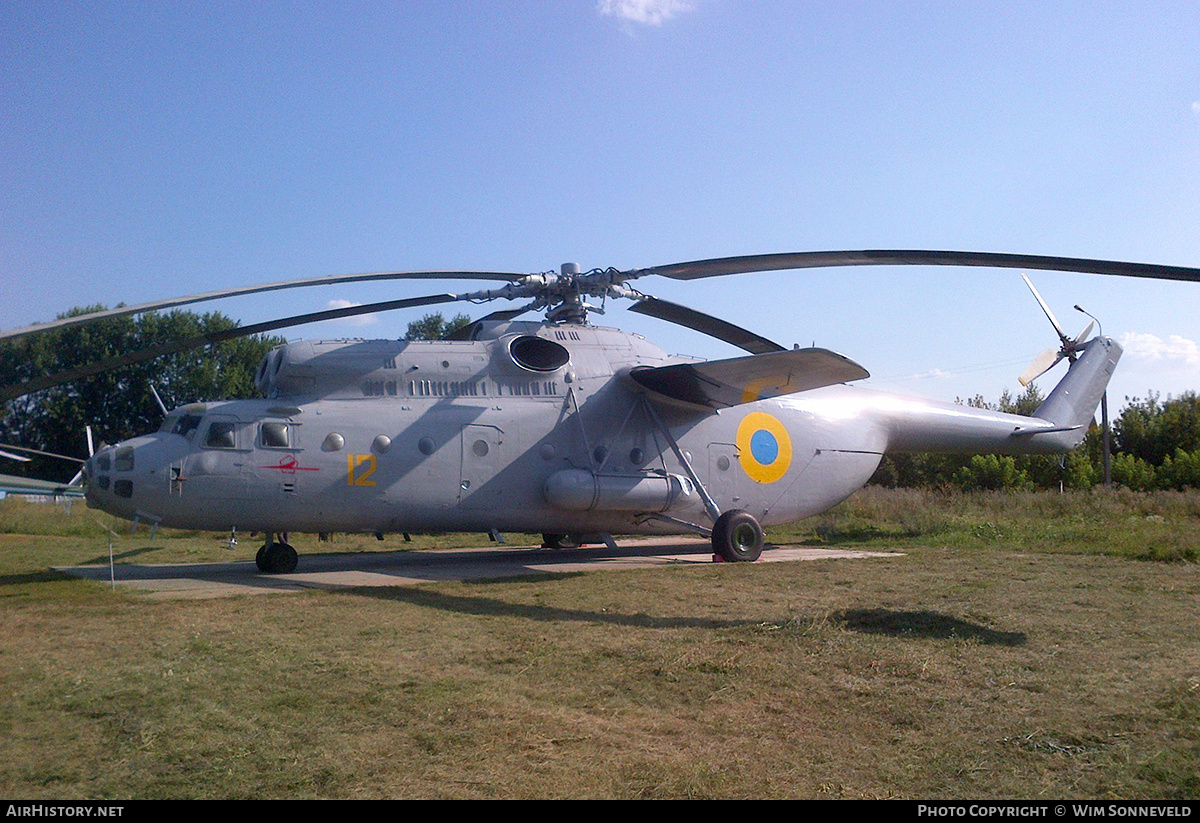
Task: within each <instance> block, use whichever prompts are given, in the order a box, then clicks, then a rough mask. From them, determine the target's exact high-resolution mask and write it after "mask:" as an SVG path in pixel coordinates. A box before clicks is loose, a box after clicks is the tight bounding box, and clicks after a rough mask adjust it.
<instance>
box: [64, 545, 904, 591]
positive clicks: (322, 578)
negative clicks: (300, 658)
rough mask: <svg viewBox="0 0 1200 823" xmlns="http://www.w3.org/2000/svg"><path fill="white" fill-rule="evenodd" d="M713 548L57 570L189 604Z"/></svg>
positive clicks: (584, 566) (641, 560) (481, 552)
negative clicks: (278, 566)
mask: <svg viewBox="0 0 1200 823" xmlns="http://www.w3.org/2000/svg"><path fill="white" fill-rule="evenodd" d="M900 556H902V555H901V553H899V552H864V551H846V550H841V549H819V548H811V547H808V546H774V545H772V546H768V547H767V548H766V549H764V550H763V554H762V558H761V560H759V562H760V563H780V562H793V561H799V560H828V559H853V558H868V557H881V558H882V557H900ZM712 562H714V561H713V554H712V545H711V544H710V543H709V542H708V541H707V540H698V539H692V538H670V537H668V538H650V539H645V538H638V539H633V540H627V541H622V542H621V544H620V545H619V546H618V547H617V549H616V550H615V551H614V550H612V549H610V548H608V547H606V546H599V547H594V548H593V547H588V548H583V549H540V548H535V547H529V546H524V547H513V548H499V549H497V548H486V549H445V550H440V551H419V552H412V551H407V552H406V551H398V552H371V553H360V554H305V555H301V556H300V565H299V567H298V569H297V571H296V572H294V573H292V574H288V575H270V574H263V573H262V572H260V571H259V570H258V567H257V566H255V564H254V561H253V560H247V561H242V562H237V563H188V564H184V563H179V564H175V563H172V564H119V565H116V566H114V567H113V568H112V569H111V571H110V568H109V567H108V566H107V565H105V566H64V567H59V568H58V571H61V572H63V573H65V574H71V575H75V576H77V577H83V578H87V579H90V580H96V581H99V582H103V583H112V585H114V586H122V587H125V588H128V589H132V590H135V591H138V592H140V593H144V594H146V595H147V596H149V597H152V598H161V599H189V598H211V597H230V596H234V595H239V594H281V593H287V592H297V591H303V590H305V589H314V588H315V589H348V588H356V587H362V586H368V587H372V586H411V585H416V584H418V583H428V582H432V581H437V580H487V579H497V578H505V577H518V576H522V575H536V574H571V573H578V572H583V571H597V570H603V569H634V568H648V567H653V566H670V565H681V564H686V565H695V564H706V563H712Z"/></svg>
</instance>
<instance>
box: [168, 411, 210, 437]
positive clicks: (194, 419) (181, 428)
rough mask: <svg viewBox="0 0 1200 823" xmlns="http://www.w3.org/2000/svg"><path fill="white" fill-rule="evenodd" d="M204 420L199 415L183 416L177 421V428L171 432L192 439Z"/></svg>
mask: <svg viewBox="0 0 1200 823" xmlns="http://www.w3.org/2000/svg"><path fill="white" fill-rule="evenodd" d="M202 419H203V418H202V417H201V416H200V415H198V414H183V415H180V416H179V419H178V420H177V421H175V427H174V428H172V429H171V431H172V432H173V433H175V434H182V435H183V436H184V437H188V438H190V437H191V436H192V434H194V433H195V431H196V429H197V428H199V427H200V421H201V420H202Z"/></svg>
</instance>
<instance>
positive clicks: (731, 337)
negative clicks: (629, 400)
mask: <svg viewBox="0 0 1200 823" xmlns="http://www.w3.org/2000/svg"><path fill="white" fill-rule="evenodd" d="M629 310H630V311H633V312H637V313H638V314H645V315H649V316H650V317H657V318H658V319H659V320H666V321H667V322H668V323H677V324H678V325H680V326H685V327H686V328H689V329H694V330H695V331H698V332H701V333H702V334H707V335H708V336H709V337H715V338H717V339H718V340H723V341H725V342H726V343H732V344H733V345H735V346H737V347H738V348H739V349H745V350H746V351H748V352H750V353H751V354H770V353H771V352H777V351H785V349H784V347H783V346H781V345H779V344H778V343H775V342H773V341H771V340H768V339H767V338H765V337H760V336H759V335H757V334H755V333H754V332H752V331H747V330H746V329H743V328H741V327H740V326H735V325H733V324H732V323H729V322H726V321H725V320H722V319H721V318H719V317H713V316H712V315H709V314H704V313H703V312H699V311H696V310H695V309H689V308H688V307H687V306H681V305H679V304H678V303H671V302H669V301H667V300H660V299H658V298H657V297H647V298H645V299H643V300H639V301H638V302H637V303H635V304H634V305H632V306H630V308H629Z"/></svg>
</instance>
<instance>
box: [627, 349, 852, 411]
mask: <svg viewBox="0 0 1200 823" xmlns="http://www.w3.org/2000/svg"><path fill="white" fill-rule="evenodd" d="M630 377H632V378H633V379H634V380H635V381H636V382H637V383H638V384H640V385H642V386H644V387H645V388H647V389H649V390H650V391H652V392H654V393H656V394H660V395H662V396H664V397H669V398H671V399H672V400H678V401H680V402H682V403H688V404H691V405H694V406H705V407H707V408H710V409H723V408H728V407H729V406H737V405H740V404H742V403H753V402H754V401H755V400H766V399H768V398H771V397H778V396H780V395H784V394H793V393H795V392H801V391H808V390H809V389H818V388H821V387H822V386H832V385H834V384H837V383H847V382H849V381H851V380H862V379H863V378H865V377H870V374H869V373H868V372H867V370H866V369H864V368H863V367H862V366H860V365H858V364H857V363H855V362H854V361H853V360H851V359H849V358H848V357H844V356H842V355H840V354H837V353H836V352H831V351H829V350H828V349H793V350H791V351H781V352H774V353H771V354H759V355H752V356H750V357H735V358H732V359H729V360H708V361H705V362H702V363H681V364H678V365H674V366H657V367H649V366H647V367H644V368H637V369H634V370H633V371H632V372H630Z"/></svg>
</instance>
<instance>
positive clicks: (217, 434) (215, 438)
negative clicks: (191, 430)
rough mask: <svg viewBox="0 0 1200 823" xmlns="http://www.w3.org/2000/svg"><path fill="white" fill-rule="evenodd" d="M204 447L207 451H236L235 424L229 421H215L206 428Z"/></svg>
mask: <svg viewBox="0 0 1200 823" xmlns="http://www.w3.org/2000/svg"><path fill="white" fill-rule="evenodd" d="M204 446H205V448H209V449H236V448H237V424H236V423H234V422H232V421H229V420H215V421H213V422H212V423H210V424H209V426H208V433H207V434H206V435H205V436H204Z"/></svg>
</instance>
